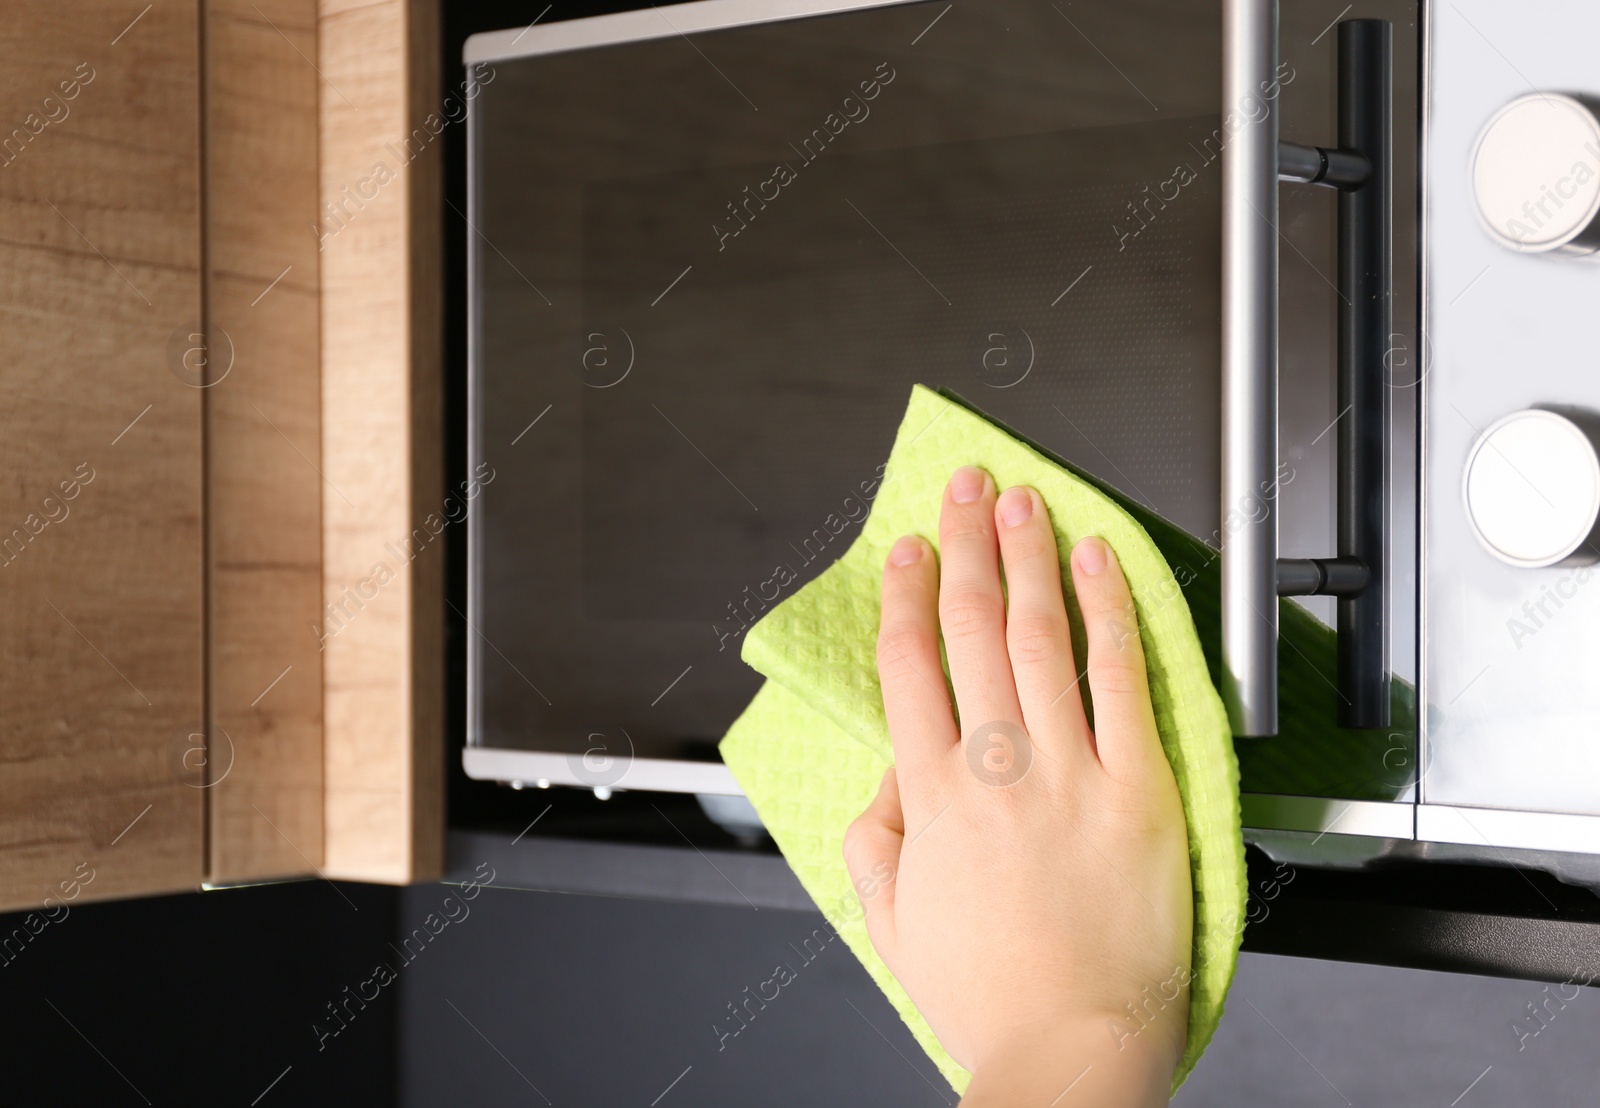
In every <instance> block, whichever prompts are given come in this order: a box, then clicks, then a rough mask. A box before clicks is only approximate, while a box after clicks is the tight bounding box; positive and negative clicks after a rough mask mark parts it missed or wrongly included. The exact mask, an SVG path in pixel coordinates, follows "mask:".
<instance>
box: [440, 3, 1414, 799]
mask: <svg viewBox="0 0 1600 1108" xmlns="http://www.w3.org/2000/svg"><path fill="white" fill-rule="evenodd" d="M693 7H694V8H695V9H697V10H698V14H695V13H690V12H689V9H688V8H687V7H685V8H677V9H663V12H664V13H666V14H667V15H669V16H670V17H671V22H672V23H673V24H674V25H676V26H677V27H678V28H679V29H682V30H684V32H685V34H686V35H687V36H688V37H689V38H690V39H691V40H692V41H691V42H685V41H684V36H681V35H677V34H673V33H670V32H664V31H663V27H662V19H663V16H662V15H658V14H657V13H655V12H640V13H630V14H628V15H626V16H618V17H608V18H609V19H610V20H611V22H609V23H606V24H605V25H604V26H603V27H600V28H597V29H592V32H591V33H592V34H599V33H600V32H601V31H603V32H604V34H605V35H606V36H609V38H608V39H607V40H606V41H604V42H601V41H592V42H591V41H588V40H583V39H582V36H581V35H580V34H579V31H578V30H575V29H574V28H577V23H574V24H572V25H569V26H568V29H567V30H565V31H562V30H560V25H552V27H551V28H543V27H536V28H534V29H533V30H532V31H530V32H529V33H528V34H527V35H526V36H525V37H523V38H522V40H521V42H520V43H519V44H518V45H517V50H524V49H526V48H528V47H529V46H530V44H531V45H532V46H533V47H536V48H537V47H539V46H540V44H541V43H542V42H549V43H552V44H553V45H554V46H556V47H559V46H560V45H561V43H562V42H566V41H573V40H574V38H573V37H574V36H577V40H582V41H585V42H586V45H587V46H588V48H586V49H582V50H572V49H556V48H552V49H550V50H537V51H536V52H533V53H515V54H512V55H510V56H505V57H498V56H487V57H486V60H484V61H483V62H482V65H483V66H484V67H487V71H492V77H490V76H488V72H487V71H486V73H485V76H484V77H480V82H482V83H481V84H480V86H479V88H478V92H477V95H476V97H475V98H474V100H473V102H472V107H471V112H472V117H471V130H470V134H471V146H472V152H471V158H470V160H471V188H472V210H471V212H470V213H469V214H470V215H471V218H472V224H473V226H474V228H475V229H476V231H477V232H478V234H477V237H476V245H475V246H474V248H473V257H472V305H471V306H472V341H473V349H472V355H471V375H472V402H471V413H472V414H471V418H472V421H473V449H474V455H473V460H474V464H478V463H482V464H486V465H488V466H490V467H491V468H492V471H493V472H494V474H495V477H494V479H493V480H492V481H491V482H489V483H487V484H485V485H484V487H483V490H482V493H481V495H480V498H479V501H478V502H477V503H476V504H475V505H474V506H473V513H472V516H471V519H470V535H471V545H472V571H471V580H470V595H471V608H470V612H469V614H470V615H471V617H472V620H473V623H474V626H475V630H476V631H477V632H478V633H477V634H476V635H474V636H472V638H473V641H474V646H473V652H472V657H471V660H470V672H471V681H470V685H471V687H470V690H469V691H470V699H471V702H472V719H471V725H470V734H469V749H468V763H469V768H470V767H471V766H472V765H473V764H476V765H477V766H478V767H479V769H478V771H477V772H479V773H480V774H481V775H483V776H491V777H500V778H502V779H506V778H510V777H512V776H514V775H515V776H517V777H518V778H520V779H535V778H538V777H546V778H549V779H551V780H554V781H566V782H568V783H583V784H603V785H606V786H612V785H615V786H617V787H630V786H632V787H683V788H690V789H696V790H700V791H717V790H719V789H726V788H728V787H729V782H728V780H727V779H726V778H725V777H718V776H717V772H716V771H717V770H720V766H717V765H716V763H715V743H716V741H717V740H718V739H719V738H720V736H721V735H722V733H723V731H724V730H725V729H726V728H727V726H728V725H729V724H730V723H731V722H732V720H733V719H734V718H735V717H736V716H737V714H738V713H739V711H740V710H741V709H742V708H743V706H744V705H745V704H746V703H747V702H748V701H749V698H750V696H751V695H752V694H753V693H754V691H755V689H756V688H757V687H759V683H760V678H759V677H758V676H757V675H755V674H754V673H753V672H752V671H750V670H749V669H748V668H747V667H745V666H744V665H743V664H742V663H741V662H740V660H739V657H738V653H739V647H740V645H741V643H742V636H743V634H744V632H745V630H746V629H747V628H748V626H749V625H750V624H751V623H752V622H753V620H754V619H755V618H757V617H758V616H759V615H760V614H761V612H762V611H763V610H764V608H765V607H766V606H767V605H769V604H771V603H776V602H777V600H778V599H781V597H782V596H787V595H790V594H792V592H793V590H794V589H796V588H798V587H799V586H800V585H802V584H804V583H805V581H807V580H809V579H811V578H812V577H814V576H815V575H816V574H817V573H818V572H820V571H821V570H822V569H823V568H825V567H826V566H827V565H828V564H830V563H831V562H832V561H833V560H834V559H835V558H837V557H838V556H839V554H840V553H842V552H843V550H844V549H845V548H846V546H847V545H848V543H849V542H850V541H851V540H852V539H853V538H854V537H855V535H856V534H857V533H859V528H860V521H861V519H862V518H863V517H864V515H865V512H866V511H867V510H868V508H869V507H870V494H869V493H868V492H867V491H866V490H868V489H869V488H871V487H872V486H873V485H874V483H875V479H876V477H877V476H878V474H879V466H880V465H881V463H882V461H883V459H884V458H885V457H886V456H887V453H888V450H889V446H890V444H891V443H892V441H893V438H894V433H895V429H896V427H897V424H898V420H899V417H900V414H901V412H902V411H903V408H904V405H905V402H906V398H907V396H908V395H909V392H910V388H911V386H912V384H914V383H922V384H926V385H929V386H933V387H937V388H943V389H947V390H949V391H951V392H953V393H955V394H957V395H959V396H960V397H961V398H962V399H963V400H964V401H966V402H967V403H969V404H971V405H972V406H974V407H975V408H977V409H978V410H980V411H982V412H984V413H985V414H986V415H988V416H990V417H992V418H994V419H995V420H997V421H998V422H1000V423H1003V424H1004V425H1006V426H1007V427H1009V428H1011V429H1013V430H1015V431H1016V432H1017V433H1019V434H1021V435H1023V436H1025V437H1027V438H1028V439H1030V440H1032V441H1034V442H1035V443H1038V444H1039V445H1041V446H1043V447H1044V448H1045V449H1047V450H1049V451H1051V452H1053V453H1054V454H1056V455H1058V456H1060V457H1062V458H1064V459H1065V460H1067V461H1069V462H1071V463H1072V464H1074V465H1076V466H1078V467H1080V468H1082V469H1084V470H1086V471H1088V472H1089V473H1091V474H1093V475H1094V476H1095V477H1096V478H1097V479H1100V480H1102V481H1104V482H1106V483H1107V484H1109V485H1111V486H1113V487H1115V488H1116V489H1117V490H1118V491H1119V492H1120V493H1121V494H1123V495H1125V496H1126V497H1128V498H1130V499H1131V500H1133V501H1135V502H1137V503H1139V504H1141V505H1143V506H1145V507H1147V508H1149V509H1151V510H1153V511H1155V512H1157V513H1159V514H1160V515H1162V516H1164V517H1165V518H1167V519H1168V520H1171V521H1172V522H1174V523H1176V524H1178V525H1179V526H1181V527H1183V528H1184V529H1185V530H1187V531H1189V532H1190V533H1192V534H1194V535H1196V536H1198V537H1200V538H1201V539H1207V538H1213V537H1214V536H1215V535H1216V533H1217V532H1218V529H1219V515H1220V514H1219V509H1218V502H1219V496H1220V492H1219V479H1218V474H1219V466H1220V438H1219V435H1220V418H1219V411H1220V404H1221V399H1220V394H1219V382H1220V376H1219V349H1220V347H1219V343H1220V336H1219V330H1218V314H1219V296H1220V291H1219V289H1220V286H1219V276H1218V275H1219V271H1220V265H1221V259H1220V243H1221V224H1220V210H1221V199H1220V197H1221V178H1220V161H1219V151H1218V128H1219V119H1220V117H1219V113H1218V111H1217V102H1216V101H1217V88H1218V82H1219V76H1220V60H1219V59H1220V33H1221V27H1220V19H1219V16H1218V12H1217V11H1216V10H1215V9H1213V8H1209V7H1205V6H1198V7H1197V6H1194V5H1176V4H1175V5H1170V6H1163V7H1161V9H1160V12H1159V15H1160V18H1159V19H1153V18H1152V15H1153V14H1154V13H1153V12H1144V11H1142V10H1141V11H1137V12H1135V11H1132V10H1130V9H1128V8H1126V7H1125V6H1121V5H1113V4H1109V3H1107V4H1074V5H1071V6H1070V7H1069V6H1066V5H1060V6H1058V7H1059V10H1057V7H1052V6H1050V5H1043V6H1038V5H1031V4H1030V5H1022V4H1006V3H1002V4H994V5H985V6H983V8H982V9H981V10H969V9H964V8H947V7H946V6H945V5H943V4H906V5H882V6H872V7H861V8H855V9H852V10H849V11H846V12H839V13H835V14H829V15H826V16H819V17H815V18H799V19H791V20H784V21H778V22H764V23H754V24H749V23H744V24H740V23H739V22H738V13H739V12H740V11H743V10H745V8H744V6H743V5H732V4H729V5H722V4H706V5H695V6H693ZM1312 7H1316V8H1317V12H1316V14H1318V15H1321V14H1323V13H1322V12H1321V7H1319V6H1317V5H1312ZM1326 7H1327V9H1328V10H1327V11H1326V13H1325V16H1326V18H1325V19H1324V20H1323V22H1324V23H1326V22H1330V21H1333V20H1334V19H1335V18H1336V17H1338V16H1339V14H1340V10H1339V9H1340V5H1333V4H1329V5H1326ZM718 12H720V13H721V17H723V18H725V19H726V20H727V23H725V24H720V25H719V24H716V23H715V22H714V19H715V18H717V17H718ZM941 12H943V13H944V14H942V15H941ZM680 16H681V17H680ZM691 16H692V17H693V19H698V20H700V21H701V22H706V21H708V20H710V21H713V22H711V23H709V24H708V25H707V26H705V27H703V28H701V29H696V28H697V24H695V23H693V21H692V19H691ZM1306 18H1307V19H1308V20H1309V19H1310V15H1309V14H1307V16H1306ZM686 20H688V22H686ZM579 22H582V23H595V22H597V21H579ZM1286 27H1292V28H1293V30H1294V31H1295V34H1297V35H1299V36H1300V38H1301V39H1303V41H1304V43H1306V44H1309V43H1310V42H1311V40H1312V39H1313V38H1314V37H1315V36H1316V34H1317V31H1318V30H1319V29H1320V25H1319V26H1318V27H1309V26H1307V27H1301V25H1300V16H1299V15H1296V17H1295V20H1294V22H1293V23H1292V24H1291V23H1286ZM541 32H544V36H548V37H544V36H541ZM1302 32H1304V33H1302ZM562 35H565V36H567V38H566V39H563V38H561V36H562ZM491 37H492V36H491ZM510 37H511V36H504V38H505V40H506V42H509V38H510ZM1289 41H1290V39H1289V35H1288V33H1287V31H1286V33H1285V42H1286V44H1287V43H1288V42H1289ZM503 45H504V44H503ZM1326 45H1327V40H1323V41H1322V42H1320V43H1318V44H1316V45H1315V46H1310V45H1307V46H1305V47H1304V50H1303V51H1302V54H1296V53H1294V51H1292V50H1291V49H1289V47H1288V46H1287V45H1286V46H1285V51H1284V56H1285V59H1286V60H1288V61H1290V62H1291V63H1292V65H1293V67H1294V71H1295V76H1294V78H1293V80H1292V81H1289V82H1286V83H1285V85H1284V87H1283V90H1282V92H1283V95H1282V100H1281V107H1282V110H1283V111H1284V112H1285V118H1286V122H1285V128H1291V127H1292V128H1293V129H1294V130H1298V131H1310V132H1313V133H1314V134H1320V133H1321V132H1324V131H1329V130H1330V129H1331V112H1332V104H1333V101H1332V99H1331V89H1332V87H1333V83H1334V82H1333V72H1332V54H1331V53H1330V52H1328V51H1327V50H1325V49H1324V47H1325V46H1326ZM492 46H493V43H489V44H487V45H485V46H484V47H483V49H484V50H485V51H489V49H490V47H492ZM471 49H472V47H471V46H470V45H469V51H470V50H471ZM702 55H703V56H702ZM469 56H470V54H469ZM485 78H487V79H485ZM1288 120H1292V121H1293V122H1292V123H1291V122H1288ZM1330 137H1331V134H1330ZM1333 211H1334V206H1333V198H1332V197H1331V196H1308V197H1306V198H1305V199H1304V200H1297V199H1296V200H1291V199H1289V198H1288V195H1287V194H1286V199H1285V205H1284V217H1283V220H1282V229H1283V234H1284V241H1285V242H1286V243H1288V244H1289V245H1290V247H1292V249H1291V250H1286V251H1285V253H1286V255H1288V256H1290V257H1293V255H1294V254H1295V253H1296V252H1299V253H1301V254H1303V256H1304V258H1305V263H1304V265H1303V266H1300V267H1299V268H1296V266H1295V265H1294V264H1291V263H1290V262H1287V261H1286V263H1285V265H1284V267H1283V276H1282V287H1283V293H1282V296H1283V319H1284V324H1283V328H1282V330H1283V335H1284V342H1283V359H1282V361H1283V367H1284V369H1283V372H1284V386H1283V395H1282V401H1281V407H1282V417H1281V418H1282V430H1281V435H1282V441H1283V444H1284V450H1285V459H1286V461H1288V462H1289V464H1291V465H1292V466H1294V467H1295V472H1296V474H1297V476H1296V478H1295V480H1294V483H1293V485H1292V486H1291V487H1289V488H1288V489H1287V490H1286V493H1287V495H1286V497H1285V500H1284V504H1283V509H1282V510H1283V521H1282V534H1283V548H1284V553H1285V554H1286V555H1293V554H1296V553H1304V554H1307V555H1309V554H1312V553H1321V552H1322V549H1321V548H1323V547H1328V546H1331V544H1332V527H1333V512H1332V503H1333V502H1332V489H1333V472H1334V471H1333V453H1332V441H1331V436H1323V437H1321V438H1320V439H1319V438H1318V432H1320V431H1322V430H1323V429H1324V428H1325V427H1327V426H1328V425H1329V424H1330V423H1331V422H1332V421H1333V420H1334V419H1335V417H1336V415H1337V411H1336V410H1335V408H1334V392H1333V390H1334V380H1333V369H1332V366H1333V359H1332V354H1331V350H1332V345H1333V344H1332V331H1331V328H1332V320H1333V318H1334V305H1333V300H1332V293H1331V292H1330V291H1329V289H1328V287H1327V286H1326V285H1325V284H1324V282H1323V278H1322V276H1321V275H1320V274H1321V273H1325V274H1329V275H1331V274H1332V273H1333V272H1334V261H1333V250H1334V231H1333V228H1334V221H1333ZM1319 271H1320V273H1319ZM955 464H959V459H953V460H952V465H955ZM778 567H781V568H782V570H783V572H782V573H781V574H775V570H776V569H777V568H778ZM780 579H781V581H782V584H781V586H775V585H774V584H773V582H774V581H775V580H780ZM775 587H776V588H778V589H779V594H778V597H777V598H774V597H773V589H774V588H775ZM1309 603H1310V604H1311V605H1312V606H1315V605H1317V604H1318V603H1320V602H1319V601H1316V600H1313V601H1310V602H1309ZM1319 614H1320V615H1322V616H1323V617H1324V618H1331V608H1330V609H1327V610H1326V611H1322V612H1319ZM486 644H492V647H491V646H490V645H486ZM1409 649H1410V648H1409V646H1407V645H1405V644H1404V643H1402V644H1401V649H1399V650H1397V651H1396V655H1397V656H1401V657H1404V656H1405V655H1406V653H1407V652H1408V651H1409ZM595 736H600V738H598V739H597V738H595ZM1384 738H1385V739H1386V736H1385V737H1384ZM1293 741H1294V740H1293V736H1292V735H1284V736H1281V737H1280V738H1279V739H1277V740H1271V742H1272V743H1273V744H1274V746H1273V749H1275V750H1276V749H1282V750H1284V751H1285V753H1283V754H1281V755H1280V754H1270V753H1269V754H1262V753H1259V752H1258V753H1256V754H1254V755H1253V756H1250V757H1247V758H1246V766H1247V771H1246V772H1247V788H1252V789H1254V790H1255V791H1259V792H1264V793H1271V794H1280V793H1298V794H1300V795H1311V796H1333V797H1339V796H1362V795H1367V794H1371V797H1372V798H1373V799H1375V800H1377V799H1389V798H1392V797H1393V796H1394V794H1395V790H1394V789H1393V788H1390V789H1388V790H1387V792H1385V791H1384V789H1383V788H1374V787H1373V786H1372V785H1371V783H1370V782H1365V781H1363V779H1362V778H1363V769H1362V767H1359V766H1358V767H1352V766H1350V765H1337V764H1334V763H1335V762H1336V761H1337V758H1334V757H1332V756H1319V757H1321V763H1320V765H1321V768H1320V769H1318V770H1316V771H1315V772H1308V771H1307V769H1306V766H1307V761H1306V759H1304V758H1301V757H1297V756H1296V752H1295V751H1293V750H1292V749H1290V747H1291V746H1292V744H1293ZM1379 741H1382V740H1379ZM1406 741H1409V739H1407V740H1406ZM1355 747H1357V748H1359V749H1358V750H1357V754H1356V755H1355V757H1356V758H1357V759H1358V760H1359V759H1361V758H1365V759H1368V760H1375V763H1376V764H1380V765H1381V762H1382V757H1383V751H1382V750H1381V749H1376V747H1377V741H1374V740H1370V739H1361V738H1360V737H1359V736H1358V737H1357V741H1356V743H1355ZM595 749H602V750H603V751H605V752H608V753H607V754H606V756H602V757H590V758H589V760H588V763H586V762H585V754H586V752H592V751H594V750H595ZM1385 749H1386V748H1385ZM1330 750H1335V751H1336V750H1337V746H1336V744H1330ZM1409 750H1410V748H1409V746H1408V747H1407V751H1408V752H1409ZM1300 753H1303V752H1300ZM612 754H615V755H616V758H615V759H614V760H613V761H611V762H608V761H607V758H608V757H610V756H611V755H612ZM519 755H527V756H530V757H519ZM534 755H537V756H539V758H532V759H531V760H530V758H531V756H534ZM540 758H542V760H539V759H540ZM1391 760H1393V759H1392V757H1391ZM1313 761H1315V760H1313ZM621 762H626V763H628V765H629V766H631V768H630V769H629V770H628V772H629V773H630V774H632V776H630V777H629V779H628V780H625V781H624V780H622V779H620V778H612V779H611V780H600V778H601V777H603V776H611V775H613V774H615V773H616V772H617V764H614V763H621ZM668 764H671V765H673V766H678V767H682V766H689V767H691V771H689V772H687V773H686V774H685V773H680V772H677V771H676V770H674V771H672V772H667V771H665V770H662V769H660V767H661V766H664V765H668ZM586 765H587V768H586ZM597 766H605V767H607V768H605V769H604V770H603V771H602V770H598V769H596V768H595V767H597ZM696 766H698V767H702V770H701V771H694V770H693V769H692V767H696ZM533 767H541V768H540V770H539V772H534V769H533ZM724 772H725V771H724ZM1251 774H1254V775H1255V778H1256V779H1258V780H1254V779H1250V778H1249V775H1251ZM1365 775H1366V776H1367V777H1370V776H1371V773H1370V772H1367V773H1366V774H1365ZM641 782H643V783H642V784H641ZM1363 789H1364V790H1366V791H1365V792H1362V790H1363ZM1341 790H1342V791H1341Z"/></svg>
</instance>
